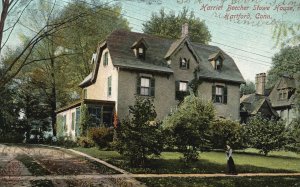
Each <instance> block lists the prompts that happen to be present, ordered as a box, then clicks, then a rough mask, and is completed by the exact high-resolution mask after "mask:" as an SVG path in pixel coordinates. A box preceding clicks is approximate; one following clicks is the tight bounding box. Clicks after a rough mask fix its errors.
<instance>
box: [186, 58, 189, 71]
mask: <svg viewBox="0 0 300 187" xmlns="http://www.w3.org/2000/svg"><path fill="white" fill-rule="evenodd" d="M186 69H190V59H189V60H188V61H187V65H186Z"/></svg>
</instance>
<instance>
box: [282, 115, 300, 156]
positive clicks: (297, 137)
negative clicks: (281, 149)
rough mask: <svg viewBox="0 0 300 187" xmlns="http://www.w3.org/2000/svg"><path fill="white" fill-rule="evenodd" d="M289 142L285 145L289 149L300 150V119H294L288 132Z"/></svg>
mask: <svg viewBox="0 0 300 187" xmlns="http://www.w3.org/2000/svg"><path fill="white" fill-rule="evenodd" d="M287 138H288V144H287V145H286V146H285V148H286V149H287V150H290V151H295V152H300V119H299V118H298V119H295V120H293V121H292V123H291V124H290V126H289V128H288V132H287Z"/></svg>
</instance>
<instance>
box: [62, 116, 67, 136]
mask: <svg viewBox="0 0 300 187" xmlns="http://www.w3.org/2000/svg"><path fill="white" fill-rule="evenodd" d="M63 128H64V130H65V132H66V131H67V130H68V127H67V116H66V115H63Z"/></svg>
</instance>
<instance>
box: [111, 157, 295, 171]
mask: <svg viewBox="0 0 300 187" xmlns="http://www.w3.org/2000/svg"><path fill="white" fill-rule="evenodd" d="M109 162H110V163H112V164H114V165H116V166H118V167H121V168H124V169H125V170H127V171H129V172H131V173H152V174H154V173H155V174H162V173H176V174H180V173H200V174H201V173H226V167H227V166H226V164H225V163H224V164H217V163H213V162H210V161H207V160H204V159H200V160H198V161H197V162H193V163H189V164H185V163H184V162H182V161H180V160H178V159H169V160H163V159H153V160H150V161H148V162H147V164H146V166H145V167H144V168H137V167H136V168H134V167H130V166H129V164H128V162H126V161H124V160H117V159H111V160H109ZM236 167H237V171H238V173H281V172H282V173H292V172H294V171H290V170H284V169H272V168H265V167H257V166H252V165H236Z"/></svg>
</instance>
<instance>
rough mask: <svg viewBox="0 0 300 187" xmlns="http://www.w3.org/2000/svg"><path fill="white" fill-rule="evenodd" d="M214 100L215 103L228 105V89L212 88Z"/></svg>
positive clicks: (222, 87)
mask: <svg viewBox="0 0 300 187" xmlns="http://www.w3.org/2000/svg"><path fill="white" fill-rule="evenodd" d="M212 100H213V102H214V103H224V104H226V103H227V87H226V86H219V85H217V86H215V85H213V87H212Z"/></svg>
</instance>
